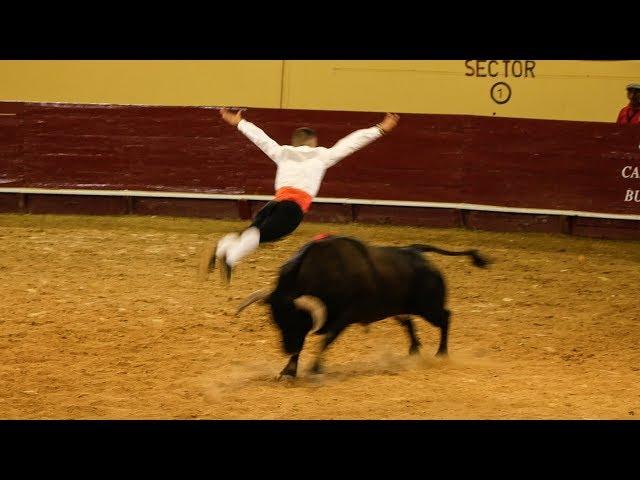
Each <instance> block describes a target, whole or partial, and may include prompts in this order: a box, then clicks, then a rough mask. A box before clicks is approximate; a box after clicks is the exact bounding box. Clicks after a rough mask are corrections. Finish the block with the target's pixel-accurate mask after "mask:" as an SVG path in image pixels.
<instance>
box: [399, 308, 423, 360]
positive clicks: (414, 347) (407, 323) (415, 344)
mask: <svg viewBox="0 0 640 480" xmlns="http://www.w3.org/2000/svg"><path fill="white" fill-rule="evenodd" d="M395 319H396V320H398V321H399V322H400V323H401V324H402V325H403V326H404V327H405V328H406V329H407V334H408V335H409V339H410V340H411V345H410V347H409V355H415V354H417V353H419V352H420V345H422V344H421V343H420V340H418V336H417V335H416V329H415V327H414V325H413V321H412V320H411V315H396V317H395Z"/></svg>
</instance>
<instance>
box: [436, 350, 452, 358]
mask: <svg viewBox="0 0 640 480" xmlns="http://www.w3.org/2000/svg"><path fill="white" fill-rule="evenodd" d="M448 356H449V352H447V351H446V350H443V351H440V350H438V352H437V353H436V357H439V358H447V357H448Z"/></svg>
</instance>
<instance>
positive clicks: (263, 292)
mask: <svg viewBox="0 0 640 480" xmlns="http://www.w3.org/2000/svg"><path fill="white" fill-rule="evenodd" d="M269 295H271V289H270V288H262V289H260V290H257V291H255V292H253V293H252V294H251V295H249V296H248V297H247V298H245V299H244V300H243V301H242V303H241V304H240V305H239V306H238V310H236V315H239V314H240V312H241V311H242V310H244V309H245V308H247V307H248V306H249V305H251V304H252V303H255V302H262V303H264V300H265V299H266V298H267V297H268V296H269Z"/></svg>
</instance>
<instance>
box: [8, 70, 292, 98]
mask: <svg viewBox="0 0 640 480" xmlns="http://www.w3.org/2000/svg"><path fill="white" fill-rule="evenodd" d="M281 77H282V62H281V61H278V60H276V61H270V60H269V61H263V60H256V61H246V60H216V61H209V60H198V61H182V60H177V61H173V60H126V61H125V60H113V61H112V60H53V61H48V60H47V61H42V60H38V61H31V60H20V61H13V60H12V61H9V60H4V61H0V100H4V101H7V100H17V101H30V102H69V103H117V104H141V105H187V106H188V105H220V104H223V105H224V104H226V105H234V106H252V107H256V108H259V107H261V108H270V107H271V108H275V107H278V106H279V105H280V94H281Z"/></svg>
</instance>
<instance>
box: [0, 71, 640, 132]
mask: <svg viewBox="0 0 640 480" xmlns="http://www.w3.org/2000/svg"><path fill="white" fill-rule="evenodd" d="M631 82H640V61H638V60H631V61H554V60H535V61H533V60H522V59H510V60H497V59H495V60H491V59H489V60H486V59H472V60H447V61H436V60H421V61H396V60H389V61H369V60H366V61H365V60H362V61H358V60H356V61H353V60H350V61H319V60H310V61H306V60H287V61H279V60H273V61H270V60H269V61H266V60H265V61H263V60H238V61H229V60H201V61H168V60H138V61H102V60H101V61H94V60H90V61H89V60H74V61H66V60H65V61H30V60H29V61H26V60H25V61H0V100H3V101H10V100H16V101H32V102H33V101H35V102H70V103H118V104H148V105H156V104H157V105H220V104H226V105H238V106H249V107H256V108H257V107H262V108H280V107H282V108H297V109H314V110H351V111H396V112H400V113H440V114H467V115H483V116H494V115H495V116H500V117H521V118H540V119H554V120H580V121H598V122H614V121H615V119H616V116H617V113H618V111H619V110H620V108H621V107H622V106H623V105H625V104H626V103H627V100H626V96H625V86H626V85H627V84H628V83H631Z"/></svg>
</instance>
